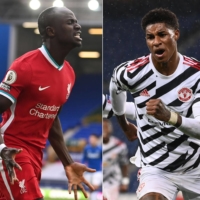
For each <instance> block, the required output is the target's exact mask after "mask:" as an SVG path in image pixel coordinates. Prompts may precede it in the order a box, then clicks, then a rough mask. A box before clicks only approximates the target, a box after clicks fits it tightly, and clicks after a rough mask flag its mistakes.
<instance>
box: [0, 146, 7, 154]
mask: <svg viewBox="0 0 200 200" xmlns="http://www.w3.org/2000/svg"><path fill="white" fill-rule="evenodd" d="M5 147H6V145H5V144H0V154H1V151H2V149H3V148H5Z"/></svg>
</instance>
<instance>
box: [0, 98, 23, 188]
mask: <svg viewBox="0 0 200 200" xmlns="http://www.w3.org/2000/svg"><path fill="white" fill-rule="evenodd" d="M11 105H12V102H11V101H10V100H9V99H7V98H6V97H4V96H2V95H0V114H2V113H3V112H4V111H5V110H7V109H8V108H9V107H10V106H11ZM21 151H22V149H16V148H8V147H6V145H5V144H4V140H3V138H2V135H1V134H0V156H1V157H2V159H3V161H4V163H5V165H6V168H7V170H8V174H9V177H10V182H11V184H14V181H18V179H17V176H16V174H15V169H14V168H17V169H19V170H21V167H20V166H19V165H18V164H17V163H16V162H15V156H16V154H18V153H20V152H21Z"/></svg>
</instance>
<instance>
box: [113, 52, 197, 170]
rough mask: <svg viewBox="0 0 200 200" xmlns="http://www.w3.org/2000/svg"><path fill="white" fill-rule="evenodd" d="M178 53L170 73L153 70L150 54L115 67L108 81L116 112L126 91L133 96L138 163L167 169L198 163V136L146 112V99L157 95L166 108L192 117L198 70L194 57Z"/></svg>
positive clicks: (119, 109)
mask: <svg viewBox="0 0 200 200" xmlns="http://www.w3.org/2000/svg"><path fill="white" fill-rule="evenodd" d="M179 57H180V60H179V63H178V66H177V69H176V70H175V72H174V73H173V74H171V75H170V76H165V75H162V74H160V73H159V72H158V71H157V70H156V68H155V66H154V64H153V62H152V59H151V54H150V55H147V56H143V57H141V58H137V59H136V60H132V61H127V62H125V63H123V64H121V65H119V66H118V67H116V68H115V69H114V73H113V77H112V80H111V83H110V94H111V95H112V98H111V103H112V106H113V111H114V112H115V113H116V114H117V112H118V114H124V113H125V103H126V98H125V97H126V91H127V92H130V93H131V95H132V96H133V97H134V104H135V107H136V116H137V130H138V132H137V135H138V140H139V146H140V152H141V154H140V155H141V160H142V163H143V164H144V165H148V164H149V165H152V166H155V167H158V168H160V169H163V170H165V171H170V172H173V171H176V172H180V171H184V170H190V169H193V168H195V167H199V165H198V159H199V154H200V148H199V145H200V140H197V139H196V138H194V137H187V135H186V134H185V133H184V131H181V129H180V128H179V129H178V128H176V127H174V126H172V125H170V124H169V123H168V122H163V121H160V120H158V119H156V118H155V117H153V116H152V115H148V114H147V112H146V102H148V101H149V100H150V99H160V100H162V102H163V103H164V104H165V105H166V107H167V108H168V109H169V110H171V111H174V112H176V113H178V114H180V115H181V116H184V117H187V118H188V119H191V120H192V118H194V117H193V113H192V112H191V108H192V104H193V102H194V101H195V99H197V98H199V97H200V92H199V91H200V84H199V77H200V70H198V69H196V68H195V66H196V65H197V64H198V63H197V61H195V60H193V59H192V58H188V57H186V56H182V55H181V54H179ZM194 86H195V87H194ZM121 96H122V97H121ZM193 120H194V119H193ZM198 130H200V128H199V129H198Z"/></svg>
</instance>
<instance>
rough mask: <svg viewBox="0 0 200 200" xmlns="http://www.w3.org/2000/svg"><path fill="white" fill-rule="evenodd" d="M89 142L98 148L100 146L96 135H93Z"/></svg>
mask: <svg viewBox="0 0 200 200" xmlns="http://www.w3.org/2000/svg"><path fill="white" fill-rule="evenodd" d="M89 142H90V144H91V145H92V146H97V145H98V138H97V137H95V136H94V135H91V136H90V138H89Z"/></svg>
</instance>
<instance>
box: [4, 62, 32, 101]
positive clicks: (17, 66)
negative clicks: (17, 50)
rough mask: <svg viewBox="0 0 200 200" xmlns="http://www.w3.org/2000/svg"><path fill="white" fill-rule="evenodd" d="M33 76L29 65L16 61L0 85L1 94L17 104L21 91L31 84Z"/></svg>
mask: <svg viewBox="0 0 200 200" xmlns="http://www.w3.org/2000/svg"><path fill="white" fill-rule="evenodd" d="M31 74H32V73H31V67H30V65H28V63H26V62H24V61H23V62H22V61H18V60H16V61H14V62H13V64H12V65H11V67H10V68H9V70H8V71H7V73H6V75H5V77H4V79H3V81H2V82H1V84H0V94H1V95H3V96H5V97H7V98H8V99H10V100H11V101H12V102H13V103H15V101H16V99H17V98H18V96H19V94H20V93H21V91H22V90H23V89H24V88H25V87H27V86H28V85H29V84H30V82H31Z"/></svg>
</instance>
